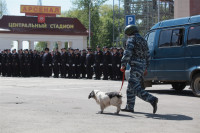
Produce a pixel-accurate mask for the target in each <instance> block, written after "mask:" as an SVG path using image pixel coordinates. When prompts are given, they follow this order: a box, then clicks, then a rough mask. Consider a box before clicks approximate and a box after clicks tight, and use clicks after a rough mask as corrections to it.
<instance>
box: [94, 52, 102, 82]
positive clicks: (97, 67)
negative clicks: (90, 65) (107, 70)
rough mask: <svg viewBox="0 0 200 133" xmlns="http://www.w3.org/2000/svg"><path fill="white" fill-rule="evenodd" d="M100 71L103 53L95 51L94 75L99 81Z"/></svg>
mask: <svg viewBox="0 0 200 133" xmlns="http://www.w3.org/2000/svg"><path fill="white" fill-rule="evenodd" d="M102 69H103V52H102V51H101V50H100V51H96V53H95V75H96V79H100V78H101V75H102Z"/></svg>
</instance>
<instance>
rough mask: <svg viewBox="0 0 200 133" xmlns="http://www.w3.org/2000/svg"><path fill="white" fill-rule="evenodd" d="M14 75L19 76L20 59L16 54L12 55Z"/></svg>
mask: <svg viewBox="0 0 200 133" xmlns="http://www.w3.org/2000/svg"><path fill="white" fill-rule="evenodd" d="M12 75H13V76H14V77H16V76H19V57H18V54H17V53H16V52H14V53H13V54H12Z"/></svg>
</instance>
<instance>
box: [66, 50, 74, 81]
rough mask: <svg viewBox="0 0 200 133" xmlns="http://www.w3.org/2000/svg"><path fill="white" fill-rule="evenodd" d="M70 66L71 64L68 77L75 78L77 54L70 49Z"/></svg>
mask: <svg viewBox="0 0 200 133" xmlns="http://www.w3.org/2000/svg"><path fill="white" fill-rule="evenodd" d="M68 64H69V72H68V77H69V78H74V76H75V54H74V50H73V49H70V53H69V58H68Z"/></svg>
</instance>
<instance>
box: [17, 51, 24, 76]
mask: <svg viewBox="0 0 200 133" xmlns="http://www.w3.org/2000/svg"><path fill="white" fill-rule="evenodd" d="M18 56H19V73H20V76H22V77H24V76H25V68H24V67H25V65H24V64H25V63H24V59H25V56H24V53H23V52H22V51H20V53H19V55H18Z"/></svg>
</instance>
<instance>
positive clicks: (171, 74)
mask: <svg viewBox="0 0 200 133" xmlns="http://www.w3.org/2000/svg"><path fill="white" fill-rule="evenodd" d="M184 31H185V30H184V28H176V29H163V30H161V31H160V36H159V40H158V42H157V47H156V48H155V51H154V58H155V61H156V66H155V69H156V72H155V75H156V76H157V79H158V80H159V81H173V80H184V77H185V69H184V68H185V59H184V56H185V47H184Z"/></svg>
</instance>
